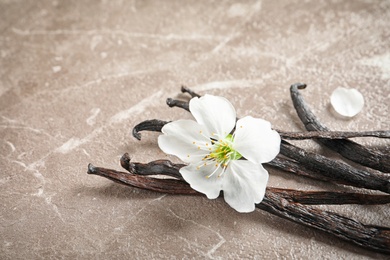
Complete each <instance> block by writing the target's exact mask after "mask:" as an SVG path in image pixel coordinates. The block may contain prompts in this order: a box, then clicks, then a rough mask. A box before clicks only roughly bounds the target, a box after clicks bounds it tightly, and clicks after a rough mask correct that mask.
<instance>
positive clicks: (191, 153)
mask: <svg viewBox="0 0 390 260" xmlns="http://www.w3.org/2000/svg"><path fill="white" fill-rule="evenodd" d="M161 132H163V135H160V136H159V137H158V145H159V147H160V149H161V150H162V151H163V152H165V153H167V154H172V155H175V156H177V157H179V158H180V159H181V160H182V161H183V162H186V163H191V162H199V161H201V160H202V158H203V157H204V156H205V155H206V154H208V153H209V151H208V150H207V149H206V143H208V145H207V146H211V140H210V139H209V138H208V136H210V134H209V133H208V131H207V129H206V128H205V127H204V126H201V125H200V124H198V123H197V122H195V121H193V120H178V121H174V122H171V123H168V124H166V125H165V126H164V127H163V128H162V129H161Z"/></svg>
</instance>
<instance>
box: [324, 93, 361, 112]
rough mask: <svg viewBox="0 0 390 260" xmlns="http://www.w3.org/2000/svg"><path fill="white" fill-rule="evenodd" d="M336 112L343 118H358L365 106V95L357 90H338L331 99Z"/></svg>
mask: <svg viewBox="0 0 390 260" xmlns="http://www.w3.org/2000/svg"><path fill="white" fill-rule="evenodd" d="M330 103H331V104H332V106H333V108H334V110H336V112H337V113H339V114H340V115H342V116H347V117H353V116H356V115H357V114H358V113H359V112H360V111H361V110H362V108H363V106H364V98H363V95H362V94H361V93H360V92H359V91H358V90H356V89H347V88H337V89H335V90H334V91H333V93H332V95H331V97H330Z"/></svg>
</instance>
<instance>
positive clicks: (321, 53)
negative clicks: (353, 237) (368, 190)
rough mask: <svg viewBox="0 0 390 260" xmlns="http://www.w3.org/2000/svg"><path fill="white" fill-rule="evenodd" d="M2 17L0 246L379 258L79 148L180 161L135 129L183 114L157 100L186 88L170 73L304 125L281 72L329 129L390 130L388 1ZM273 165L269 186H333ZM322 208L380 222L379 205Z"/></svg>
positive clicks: (384, 212) (20, 3)
mask: <svg viewBox="0 0 390 260" xmlns="http://www.w3.org/2000/svg"><path fill="white" fill-rule="evenodd" d="M0 17H1V18H0V51H1V53H0V54H1V55H0V57H1V60H0V187H1V191H0V202H1V209H0V258H1V259H43V258H50V259H61V258H66V259H131V258H148V259H151V258H161V259H167V258H169V259H175V258H177V259H181V258H185V259H189V258H200V259H238V258H257V259H335V258H339V259H363V258H376V259H378V258H384V255H381V254H377V253H375V252H371V251H367V250H364V249H362V248H359V247H356V246H354V245H351V244H349V243H346V242H344V241H341V240H339V239H337V238H334V237H332V236H330V235H327V234H325V233H322V232H318V231H314V230H312V229H309V228H305V227H302V226H299V225H297V224H294V223H292V222H289V221H287V220H283V219H280V218H278V217H276V216H273V215H270V214H268V213H266V212H262V211H255V212H253V213H250V214H239V213H236V212H235V211H234V210H232V209H231V208H229V207H228V206H227V205H226V204H225V203H224V201H223V199H217V200H207V199H206V198H203V197H190V196H170V195H164V194H158V193H153V192H148V191H143V190H139V189H133V188H130V187H125V186H121V185H119V184H116V183H113V182H111V181H109V180H107V179H103V178H100V177H96V176H90V175H87V174H86V171H87V164H88V163H89V162H92V163H93V164H95V165H97V166H104V167H107V168H114V169H118V170H119V169H121V168H120V166H119V158H120V156H121V155H122V154H123V153H125V152H129V153H130V154H131V156H132V159H133V160H134V161H140V162H147V161H151V160H154V159H160V158H168V159H172V160H176V159H175V158H173V157H170V156H166V155H164V154H163V153H162V152H161V151H160V150H159V149H158V147H157V142H156V138H157V136H158V134H157V133H144V134H143V140H142V141H141V142H139V141H137V140H135V139H134V138H132V137H131V135H130V130H131V129H132V127H133V126H134V125H135V124H137V123H138V122H140V121H142V120H145V119H153V118H160V119H164V120H175V119H179V118H190V115H189V114H188V113H186V112H185V111H182V110H180V109H174V108H168V107H167V106H166V105H165V99H166V98H167V97H180V98H183V96H182V95H180V94H178V93H179V92H180V86H181V84H185V85H187V86H188V87H191V88H192V89H194V90H195V91H198V92H199V93H201V94H205V93H211V94H215V95H221V96H225V97H227V98H228V99H229V100H231V102H232V103H233V104H234V105H235V107H236V109H237V112H238V115H239V116H244V115H252V116H255V117H262V118H265V119H267V120H269V121H271V122H272V124H273V126H274V127H275V128H277V129H282V130H296V131H299V130H303V126H302V124H301V123H300V122H299V119H298V117H297V116H296V113H295V111H294V109H293V107H292V103H291V101H290V97H289V85H290V84H292V83H295V82H305V83H307V84H308V85H309V86H308V88H307V89H306V90H304V91H303V92H302V93H303V95H304V97H305V99H306V100H307V102H308V103H309V104H310V106H311V107H312V108H313V111H314V112H315V113H316V115H317V116H318V117H319V118H321V120H322V121H323V122H324V123H325V124H326V125H328V126H329V127H331V128H332V129H336V130H379V129H390V120H389V104H390V83H389V82H390V81H389V79H390V41H389V37H390V30H389V21H390V1H369V0H349V1H314V0H313V1H300V0H299V1H298V0H296V1H290V0H286V1H271V0H267V1H174V0H171V1H164V2H162V1H120V0H117V1H108V0H106V1H104V0H102V1H92V0H90V1H76V0H74V1H53V0H50V1H46V0H42V1H28V0H13V1H12V0H0ZM339 86H343V87H353V88H357V89H359V90H360V92H362V93H363V95H364V97H365V101H366V104H365V107H364V110H363V111H362V112H361V113H360V114H359V115H358V116H356V117H355V118H353V119H351V120H345V119H343V118H340V117H338V116H337V115H335V113H334V112H333V111H332V109H331V108H330V107H329V97H330V94H331V92H332V91H333V90H334V89H335V88H336V87H339ZM359 141H361V142H363V143H365V144H367V145H379V146H380V147H382V148H383V149H389V148H388V147H389V145H390V143H389V142H388V141H384V140H375V139H371V138H369V139H364V140H362V139H359ZM298 144H299V145H300V146H302V147H306V148H309V149H314V150H318V151H320V152H321V153H325V154H329V151H326V150H322V149H320V148H319V147H318V146H317V145H315V144H314V143H313V142H310V141H305V142H299V143H298ZM389 152H390V151H389ZM176 161H177V160H176ZM269 171H270V174H271V177H270V183H269V185H270V186H274V187H286V188H298V189H316V190H324V189H328V190H329V189H333V190H341V189H342V188H341V187H337V186H335V185H331V184H325V183H316V182H313V181H311V180H307V179H302V178H297V177H294V176H291V175H288V174H285V173H282V172H279V171H275V170H272V169H270V170H269ZM342 190H348V189H345V188H344V189H342ZM321 208H324V209H329V210H333V211H336V212H339V213H341V214H344V215H346V216H349V217H353V218H355V219H358V220H360V221H362V222H364V223H370V224H378V225H386V226H390V217H389V216H390V210H389V206H388V205H384V206H332V207H331V206H321Z"/></svg>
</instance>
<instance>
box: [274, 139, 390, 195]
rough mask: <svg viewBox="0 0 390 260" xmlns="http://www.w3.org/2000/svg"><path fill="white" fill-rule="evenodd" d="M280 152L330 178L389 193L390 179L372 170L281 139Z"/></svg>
mask: <svg viewBox="0 0 390 260" xmlns="http://www.w3.org/2000/svg"><path fill="white" fill-rule="evenodd" d="M280 153H281V154H283V155H284V156H287V157H289V158H292V159H294V160H296V161H299V162H300V163H302V164H303V165H304V166H305V167H306V168H308V169H310V170H312V171H316V172H317V173H318V174H322V175H324V176H325V177H327V178H331V179H332V180H338V181H342V182H348V183H351V184H353V186H355V187H361V188H366V189H373V190H379V191H383V192H386V193H390V181H389V180H388V179H385V178H383V177H381V176H379V175H375V174H373V173H372V172H368V171H364V170H359V169H356V168H354V167H352V166H350V165H348V164H346V163H343V162H341V161H336V160H332V159H329V158H327V157H325V156H322V155H320V154H316V153H311V152H307V151H305V150H304V149H301V148H299V147H296V146H294V145H292V144H290V143H288V142H286V141H282V143H281V145H280Z"/></svg>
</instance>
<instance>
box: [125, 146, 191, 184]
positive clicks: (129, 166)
mask: <svg viewBox="0 0 390 260" xmlns="http://www.w3.org/2000/svg"><path fill="white" fill-rule="evenodd" d="M120 163H121V166H122V167H123V168H124V169H126V170H128V171H129V172H130V173H136V174H139V175H160V174H163V175H166V176H171V177H174V178H177V179H180V180H183V177H182V176H181V174H180V173H179V170H180V168H181V167H184V166H185V164H174V163H172V162H171V161H169V160H156V161H152V162H149V163H147V164H143V163H133V162H131V159H130V156H129V154H128V153H125V154H124V155H122V157H121V159H120Z"/></svg>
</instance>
